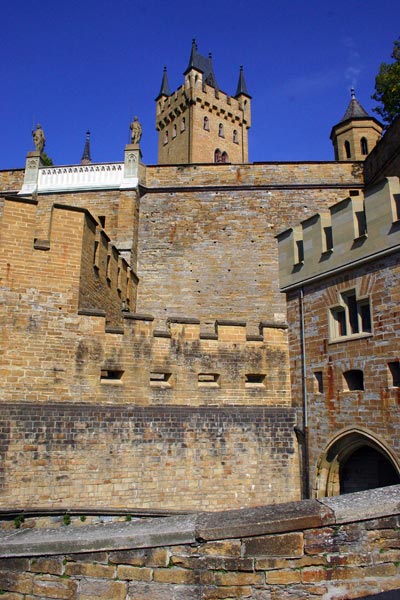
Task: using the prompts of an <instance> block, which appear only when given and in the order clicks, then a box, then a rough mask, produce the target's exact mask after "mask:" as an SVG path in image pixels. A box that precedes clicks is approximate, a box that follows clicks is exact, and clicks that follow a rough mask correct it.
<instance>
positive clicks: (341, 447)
mask: <svg viewBox="0 0 400 600" xmlns="http://www.w3.org/2000/svg"><path fill="white" fill-rule="evenodd" d="M396 484H400V465H399V464H398V461H397V459H396V458H395V456H394V455H393V453H392V452H391V451H390V450H389V449H388V448H387V447H386V446H385V445H384V444H383V443H382V442H381V441H380V440H378V439H377V438H376V437H375V436H373V435H372V434H371V433H370V432H368V431H362V430H358V429H352V430H347V431H345V432H342V433H341V434H339V435H338V436H336V437H335V438H334V439H333V440H332V441H331V442H330V444H329V445H328V446H327V449H326V450H325V452H324V454H323V455H322V456H321V458H320V460H319V463H318V466H317V477H316V489H315V493H314V495H315V497H316V498H322V497H324V496H339V495H341V494H349V493H351V492H360V491H362V490H370V489H373V488H377V487H385V486H387V485H396Z"/></svg>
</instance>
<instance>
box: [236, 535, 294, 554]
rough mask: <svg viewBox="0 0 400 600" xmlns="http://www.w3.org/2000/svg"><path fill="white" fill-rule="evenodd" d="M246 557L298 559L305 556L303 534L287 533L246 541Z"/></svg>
mask: <svg viewBox="0 0 400 600" xmlns="http://www.w3.org/2000/svg"><path fill="white" fill-rule="evenodd" d="M243 546H244V556H286V557H293V558H296V557H298V556H302V554H303V534H302V533H286V534H285V535H269V536H262V537H255V538H251V539H246V540H244V544H243Z"/></svg>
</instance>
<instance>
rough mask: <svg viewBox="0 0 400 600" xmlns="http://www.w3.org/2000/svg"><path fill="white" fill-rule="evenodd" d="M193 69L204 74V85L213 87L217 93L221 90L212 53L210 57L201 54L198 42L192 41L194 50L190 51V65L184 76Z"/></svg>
mask: <svg viewBox="0 0 400 600" xmlns="http://www.w3.org/2000/svg"><path fill="white" fill-rule="evenodd" d="M191 69H196V70H197V71H200V72H201V73H203V83H206V84H207V85H209V86H211V87H213V88H214V89H216V90H217V91H218V90H219V86H218V83H217V78H216V77H215V73H214V69H213V64H212V56H211V53H210V54H209V55H208V57H206V56H203V55H202V54H199V52H198V51H197V44H196V40H195V39H194V40H192V49H191V51H190V57H189V64H188V66H187V69H186V71H185V72H184V75H186V74H187V73H188V72H189V71H190V70H191Z"/></svg>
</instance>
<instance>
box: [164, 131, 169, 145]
mask: <svg viewBox="0 0 400 600" xmlns="http://www.w3.org/2000/svg"><path fill="white" fill-rule="evenodd" d="M164 144H168V131H166V132H165V135H164Z"/></svg>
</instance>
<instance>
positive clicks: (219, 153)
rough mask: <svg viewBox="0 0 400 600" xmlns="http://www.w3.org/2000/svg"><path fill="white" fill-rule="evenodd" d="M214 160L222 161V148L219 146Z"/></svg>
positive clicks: (216, 161)
mask: <svg viewBox="0 0 400 600" xmlns="http://www.w3.org/2000/svg"><path fill="white" fill-rule="evenodd" d="M214 162H215V163H220V162H222V154H221V150H220V149H219V148H217V149H216V150H215V152H214Z"/></svg>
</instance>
